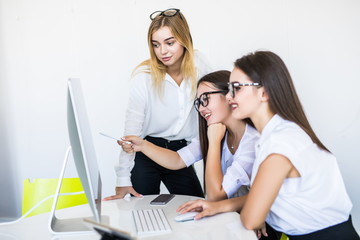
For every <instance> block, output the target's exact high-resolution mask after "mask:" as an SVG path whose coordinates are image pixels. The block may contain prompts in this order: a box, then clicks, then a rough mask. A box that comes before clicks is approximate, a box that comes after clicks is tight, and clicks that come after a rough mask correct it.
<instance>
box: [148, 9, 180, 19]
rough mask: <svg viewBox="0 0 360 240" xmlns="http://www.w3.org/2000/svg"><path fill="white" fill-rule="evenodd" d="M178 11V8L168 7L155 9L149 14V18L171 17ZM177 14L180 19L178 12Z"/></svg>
mask: <svg viewBox="0 0 360 240" xmlns="http://www.w3.org/2000/svg"><path fill="white" fill-rule="evenodd" d="M179 12H180V9H177V8H169V9H166V10H164V11H155V12H153V13H152V14H150V19H151V20H154V18H156V17H157V16H165V17H173V16H175V15H176V14H178V13H179ZM179 16H180V18H181V19H182V17H181V14H179Z"/></svg>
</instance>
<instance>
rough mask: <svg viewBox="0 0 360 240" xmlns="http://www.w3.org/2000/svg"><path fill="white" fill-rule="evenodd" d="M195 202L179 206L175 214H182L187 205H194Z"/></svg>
mask: <svg viewBox="0 0 360 240" xmlns="http://www.w3.org/2000/svg"><path fill="white" fill-rule="evenodd" d="M194 202H195V201H194V200H193V201H187V202H186V203H183V204H181V205H180V206H179V207H178V208H177V209H176V212H184V209H186V208H187V207H188V206H189V205H191V204H192V203H194Z"/></svg>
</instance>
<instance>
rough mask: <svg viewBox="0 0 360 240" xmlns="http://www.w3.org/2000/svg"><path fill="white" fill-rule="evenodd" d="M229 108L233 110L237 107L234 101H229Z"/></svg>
mask: <svg viewBox="0 0 360 240" xmlns="http://www.w3.org/2000/svg"><path fill="white" fill-rule="evenodd" d="M230 106H231V109H232V110H234V109H236V108H237V106H238V105H237V104H236V103H230Z"/></svg>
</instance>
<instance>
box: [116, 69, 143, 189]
mask: <svg viewBox="0 0 360 240" xmlns="http://www.w3.org/2000/svg"><path fill="white" fill-rule="evenodd" d="M147 86H148V85H147V78H146V74H145V73H140V74H137V75H136V76H135V77H134V78H133V79H131V81H130V90H129V101H128V106H127V110H126V116H125V129H124V136H126V135H136V136H140V137H143V136H142V133H143V127H144V122H145V115H146V103H147V98H148V87H147ZM134 158H135V153H131V154H129V153H126V152H124V151H121V152H120V156H119V161H118V163H117V164H116V165H115V172H116V176H117V179H116V186H118V187H122V186H132V184H131V180H130V176H131V173H130V171H131V169H133V167H134V164H135V163H134Z"/></svg>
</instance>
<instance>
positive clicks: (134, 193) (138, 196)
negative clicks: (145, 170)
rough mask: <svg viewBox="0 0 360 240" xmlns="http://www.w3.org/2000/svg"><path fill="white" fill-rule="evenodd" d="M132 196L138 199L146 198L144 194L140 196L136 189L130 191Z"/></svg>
mask: <svg viewBox="0 0 360 240" xmlns="http://www.w3.org/2000/svg"><path fill="white" fill-rule="evenodd" d="M129 192H130V193H131V194H132V195H134V196H135V197H137V198H143V197H144V196H143V195H142V194H139V193H138V192H136V191H135V189H134V188H132V189H130V191H129Z"/></svg>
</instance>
